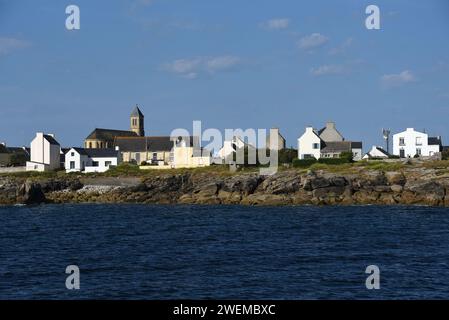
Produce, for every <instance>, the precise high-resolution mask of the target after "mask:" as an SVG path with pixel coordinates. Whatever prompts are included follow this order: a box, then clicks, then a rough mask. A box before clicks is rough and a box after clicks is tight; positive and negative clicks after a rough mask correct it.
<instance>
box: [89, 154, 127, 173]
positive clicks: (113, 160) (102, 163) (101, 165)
mask: <svg viewBox="0 0 449 320" xmlns="http://www.w3.org/2000/svg"><path fill="white" fill-rule="evenodd" d="M91 161H92V162H91V163H90V165H89V166H86V168H85V172H86V173H89V172H106V171H108V170H109V165H111V166H117V165H118V163H119V160H118V159H117V157H110V158H103V157H92V158H91ZM93 162H98V166H96V167H93V166H92V163H93ZM106 162H110V164H109V165H106Z"/></svg>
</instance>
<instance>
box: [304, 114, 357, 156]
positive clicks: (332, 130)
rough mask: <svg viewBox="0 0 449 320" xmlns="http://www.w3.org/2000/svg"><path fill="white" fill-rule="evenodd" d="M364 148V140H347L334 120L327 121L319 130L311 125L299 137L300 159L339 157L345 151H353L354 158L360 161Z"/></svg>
mask: <svg viewBox="0 0 449 320" xmlns="http://www.w3.org/2000/svg"><path fill="white" fill-rule="evenodd" d="M362 149H363V146H362V142H358V141H345V138H344V137H343V136H342V135H341V133H340V132H338V130H337V128H336V127H335V123H334V122H327V123H326V126H325V127H324V128H323V129H321V130H319V131H317V130H315V129H314V128H313V127H311V126H309V127H307V128H306V131H305V132H304V134H303V135H302V136H301V137H300V138H299V139H298V158H299V159H308V158H315V159H319V158H338V157H340V155H341V154H342V153H343V152H351V153H352V155H353V160H355V161H359V160H361V159H362Z"/></svg>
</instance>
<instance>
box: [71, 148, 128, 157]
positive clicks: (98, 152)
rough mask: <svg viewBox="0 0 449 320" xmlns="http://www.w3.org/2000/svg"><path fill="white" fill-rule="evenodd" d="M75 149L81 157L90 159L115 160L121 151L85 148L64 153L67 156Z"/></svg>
mask: <svg viewBox="0 0 449 320" xmlns="http://www.w3.org/2000/svg"><path fill="white" fill-rule="evenodd" d="M72 149H74V150H75V151H76V152H78V153H79V154H80V155H83V156H88V157H89V158H113V157H117V156H118V154H119V152H120V151H117V150H115V149H85V148H70V149H67V151H65V152H64V154H67V153H68V152H69V151H70V150H72Z"/></svg>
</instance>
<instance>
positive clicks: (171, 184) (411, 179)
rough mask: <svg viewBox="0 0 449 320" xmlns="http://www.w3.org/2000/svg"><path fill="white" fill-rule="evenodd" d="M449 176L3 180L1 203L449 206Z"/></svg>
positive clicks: (366, 173)
mask: <svg viewBox="0 0 449 320" xmlns="http://www.w3.org/2000/svg"><path fill="white" fill-rule="evenodd" d="M448 191H449V175H447V174H440V173H438V172H436V171H435V170H432V169H426V170H415V169H411V170H402V171H398V172H393V171H391V172H383V171H378V170H377V171H376V170H360V171H358V172H351V173H350V174H338V173H331V172H326V171H316V172H313V171H309V172H305V173H304V172H302V173H301V172H300V171H297V170H293V169H292V170H283V171H280V172H278V173H277V174H275V175H272V176H260V175H258V174H256V173H243V172H242V173H235V174H233V175H220V174H218V173H217V174H214V173H213V171H212V173H207V174H206V173H184V174H170V173H168V172H164V173H161V174H160V175H154V176H144V177H126V178H123V179H119V178H106V177H98V178H90V179H87V178H86V179H83V178H55V179H37V180H36V179H35V180H33V181H32V180H29V179H25V178H22V179H20V178H17V177H13V176H11V177H5V176H3V177H0V204H3V205H11V204H17V203H24V204H39V203H92V202H96V203H147V204H149V203H154V204H229V205H231V204H241V205H305V204H310V205H362V204H373V205H396V204H403V205H410V204H420V205H431V206H449V193H448Z"/></svg>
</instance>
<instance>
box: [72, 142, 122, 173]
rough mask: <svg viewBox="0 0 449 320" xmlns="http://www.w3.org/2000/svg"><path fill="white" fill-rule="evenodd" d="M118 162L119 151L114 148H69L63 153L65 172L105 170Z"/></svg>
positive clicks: (119, 160) (119, 158)
mask: <svg viewBox="0 0 449 320" xmlns="http://www.w3.org/2000/svg"><path fill="white" fill-rule="evenodd" d="M120 163H121V157H120V152H119V151H118V150H114V149H83V148H71V149H70V150H69V151H68V152H67V153H66V154H65V170H66V172H84V173H93V172H106V171H108V170H109V169H110V168H111V167H113V166H117V165H119V164H120Z"/></svg>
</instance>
